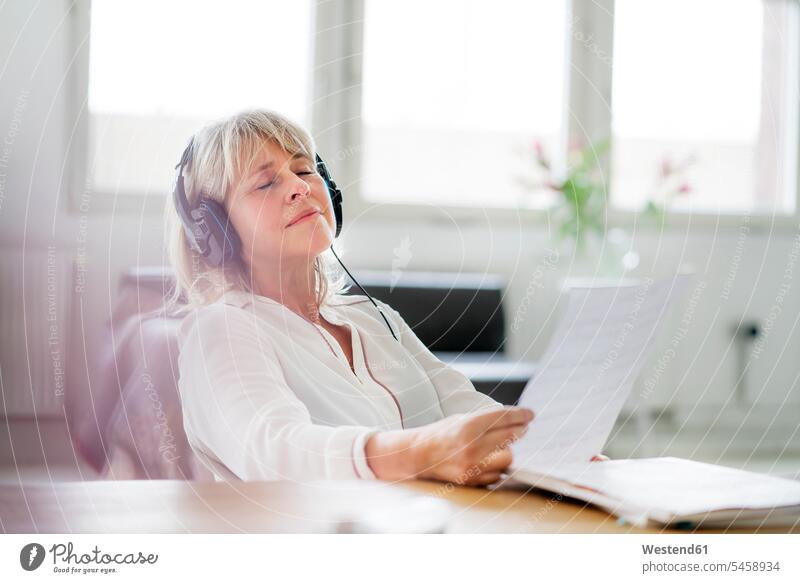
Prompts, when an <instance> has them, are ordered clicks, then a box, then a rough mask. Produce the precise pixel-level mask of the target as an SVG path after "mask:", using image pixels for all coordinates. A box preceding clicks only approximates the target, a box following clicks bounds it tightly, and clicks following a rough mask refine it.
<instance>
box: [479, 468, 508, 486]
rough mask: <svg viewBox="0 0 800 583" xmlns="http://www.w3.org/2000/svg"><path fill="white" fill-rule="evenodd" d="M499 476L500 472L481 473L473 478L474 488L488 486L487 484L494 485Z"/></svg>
mask: <svg viewBox="0 0 800 583" xmlns="http://www.w3.org/2000/svg"><path fill="white" fill-rule="evenodd" d="M501 475H502V472H499V471H490V472H483V473H482V474H481V475H480V476H478V477H477V478H475V481H474V482H473V484H474V485H475V486H488V485H489V484H494V483H495V482H496V481H497V480H499V479H500V476H501Z"/></svg>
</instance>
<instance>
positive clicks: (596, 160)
mask: <svg viewBox="0 0 800 583" xmlns="http://www.w3.org/2000/svg"><path fill="white" fill-rule="evenodd" d="M609 145H610V141H609V140H604V141H602V142H598V143H597V144H592V145H588V146H582V145H581V144H579V143H573V144H572V145H571V147H570V148H569V151H568V154H567V168H566V171H565V172H563V174H559V173H558V172H557V171H556V170H555V169H554V168H553V164H552V162H551V159H550V158H549V157H548V156H547V154H546V153H545V151H544V147H543V146H542V144H541V142H539V141H538V140H537V141H534V142H533V143H532V144H531V146H532V148H533V153H534V160H535V162H536V168H537V171H538V172H537V177H536V178H534V179H533V180H531V179H529V178H524V177H522V178H520V179H519V180H520V182H521V183H522V184H523V185H524V186H525V187H527V188H529V189H531V190H533V191H534V192H542V190H543V189H544V190H545V191H551V192H555V193H557V194H558V203H557V205H556V208H555V212H556V215H557V223H558V230H557V235H558V237H559V239H562V240H563V239H565V238H571V239H573V240H574V242H575V247H576V250H577V251H579V252H580V251H582V250H583V249H584V246H585V244H586V238H587V234H588V233H589V232H593V233H596V234H598V235H603V234H604V233H605V231H606V209H607V206H608V196H607V191H606V185H607V180H606V177H605V176H604V175H603V159H604V157H605V156H606V155H607V154H608V151H609Z"/></svg>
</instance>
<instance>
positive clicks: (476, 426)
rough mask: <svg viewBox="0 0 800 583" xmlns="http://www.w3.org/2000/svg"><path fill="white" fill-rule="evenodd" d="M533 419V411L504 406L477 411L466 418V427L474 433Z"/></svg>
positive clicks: (526, 422)
mask: <svg viewBox="0 0 800 583" xmlns="http://www.w3.org/2000/svg"><path fill="white" fill-rule="evenodd" d="M532 419H533V411H531V410H530V409H527V408H525V407H504V408H503V409H497V410H495V411H487V412H486V413H477V414H475V415H474V416H472V417H471V418H470V419H468V420H467V422H466V423H467V427H468V428H469V429H470V430H471V431H472V432H473V433H475V434H480V433H483V432H485V431H487V430H488V429H490V428H491V429H498V428H501V427H508V426H510V425H527V424H528V423H530V421H531V420H532Z"/></svg>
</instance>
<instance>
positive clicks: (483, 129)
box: [360, 0, 567, 207]
mask: <svg viewBox="0 0 800 583" xmlns="http://www.w3.org/2000/svg"><path fill="white" fill-rule="evenodd" d="M565 31H566V2H565V1H560V0H548V1H546V2H525V1H520V0H517V1H515V0H500V1H496V2H474V1H470V2H463V1H462V0H448V1H437V2H428V1H424V0H406V1H404V2H381V1H379V0H366V1H365V5H364V41H363V42H364V46H363V55H364V61H363V69H362V70H363V80H362V112H361V121H362V122H363V126H362V145H363V149H362V152H363V154H362V163H361V174H360V180H361V188H360V190H361V192H362V193H363V194H362V196H363V198H365V199H366V200H368V201H372V202H381V203H416V204H431V205H434V206H439V205H442V206H480V207H488V206H501V207H502V206H505V207H509V206H516V205H517V204H519V203H521V202H523V201H524V200H526V196H527V198H530V194H527V195H526V191H525V190H524V189H523V187H522V186H521V185H520V183H519V181H518V180H517V177H519V176H525V175H530V174H531V173H532V170H533V163H532V158H531V156H530V148H529V146H530V144H531V142H532V141H533V140H537V139H538V140H540V141H541V142H542V143H543V145H545V147H547V148H548V150H550V151H555V150H556V149H557V148H558V146H559V144H560V140H561V133H562V127H563V117H564V110H565V107H564V103H565V100H564V92H563V87H564V78H565V73H566V70H567V63H566V59H565V49H566V39H565Z"/></svg>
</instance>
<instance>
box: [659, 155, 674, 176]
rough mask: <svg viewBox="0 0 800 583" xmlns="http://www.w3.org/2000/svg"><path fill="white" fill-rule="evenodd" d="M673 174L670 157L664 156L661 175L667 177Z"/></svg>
mask: <svg viewBox="0 0 800 583" xmlns="http://www.w3.org/2000/svg"><path fill="white" fill-rule="evenodd" d="M670 174H672V162H670V161H669V158H664V159H663V160H662V161H661V177H662V178H666V177H667V176H669V175H670Z"/></svg>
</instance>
